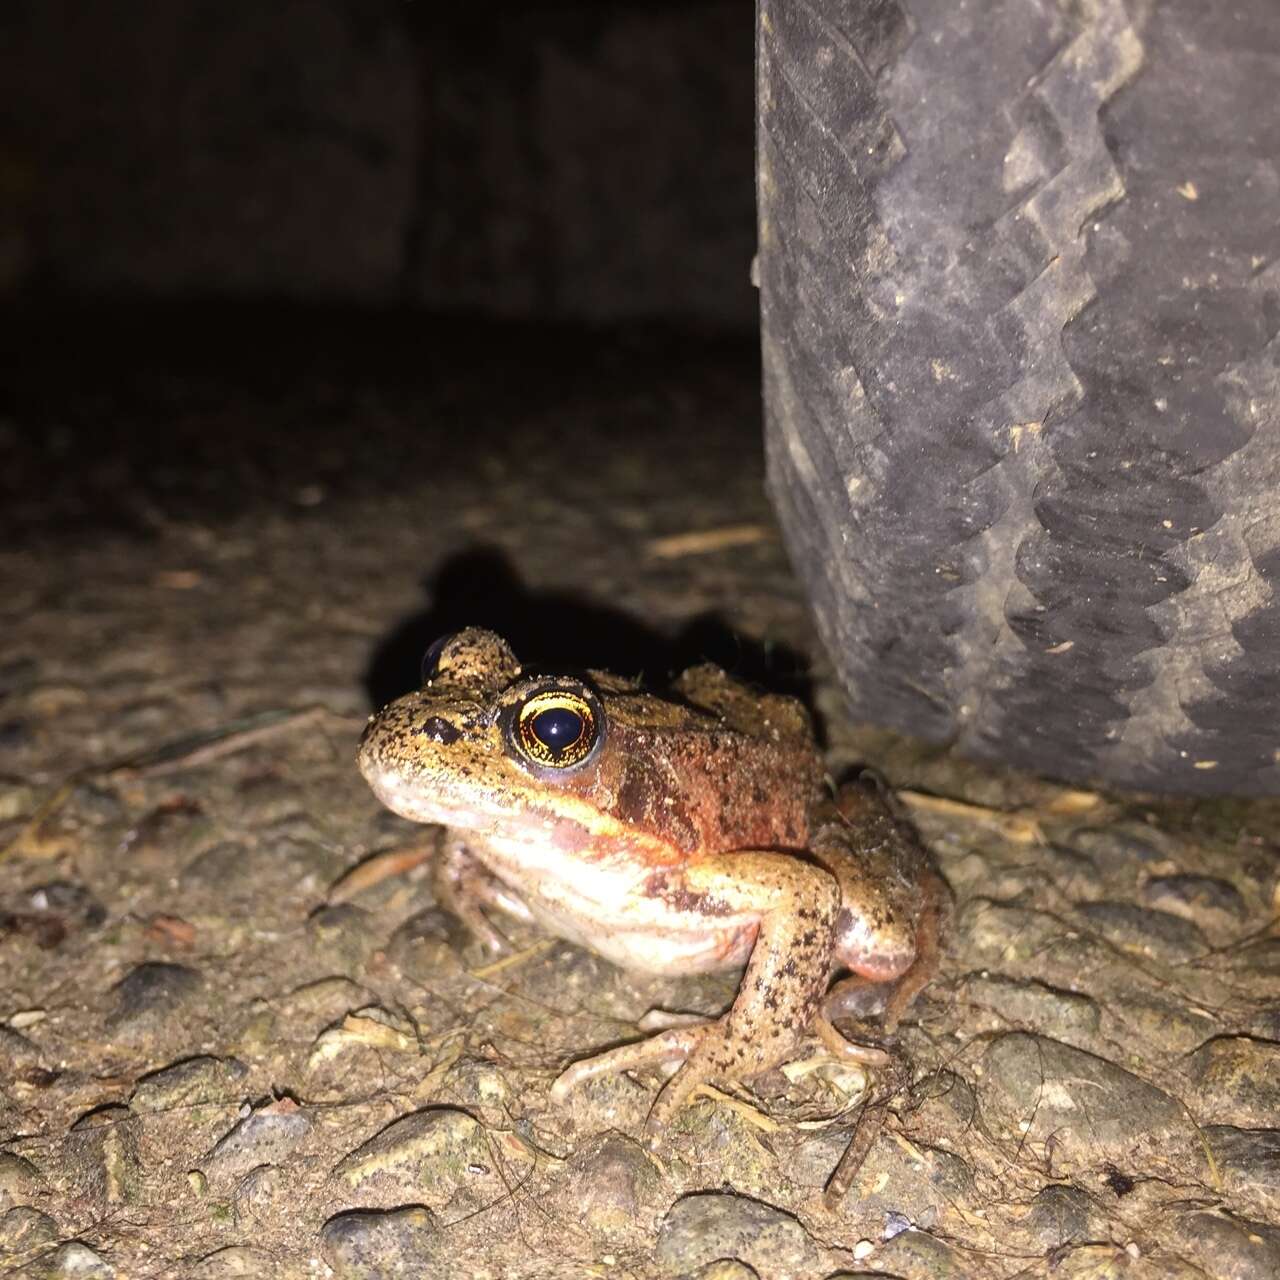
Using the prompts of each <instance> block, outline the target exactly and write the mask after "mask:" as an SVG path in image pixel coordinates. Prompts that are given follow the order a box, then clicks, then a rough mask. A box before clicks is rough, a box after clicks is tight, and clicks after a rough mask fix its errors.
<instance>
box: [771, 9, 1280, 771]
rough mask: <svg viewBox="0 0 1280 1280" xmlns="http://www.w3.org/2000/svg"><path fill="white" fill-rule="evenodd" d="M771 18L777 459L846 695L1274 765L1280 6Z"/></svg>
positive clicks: (914, 721) (902, 715)
mask: <svg viewBox="0 0 1280 1280" xmlns="http://www.w3.org/2000/svg"><path fill="white" fill-rule="evenodd" d="M758 34H759V39H758V45H757V54H758V95H759V97H758V107H759V130H758V183H759V189H758V197H759V241H760V247H759V259H758V268H757V269H758V282H759V285H760V293H761V312H762V327H763V353H764V387H765V406H766V439H767V450H768V465H769V486H770V492H771V496H772V499H773V501H774V504H775V506H776V509H777V512H778V515H779V518H780V520H781V523H782V525H783V529H784V534H785V536H786V539H787V543H788V548H789V551H790V553H791V556H792V558H793V560H794V563H795V565H796V567H797V570H798V571H799V573H800V575H801V577H802V578H803V580H804V583H805V585H806V588H807V590H808V592H809V596H810V599H811V601H812V603H813V606H814V610H815V613H816V616H817V621H818V625H819V628H820V631H821V633H822V637H823V639H824V641H825V643H826V645H827V647H828V649H829V651H830V653H831V655H832V657H833V659H834V661H835V663H836V665H837V667H838V669H839V672H840V675H841V677H842V679H843V681H844V683H845V685H846V686H847V689H848V691H849V694H850V697H851V699H852V702H853V709H854V711H855V713H856V714H857V715H858V716H859V717H860V718H862V719H865V720H868V721H872V722H877V723H881V724H886V725H891V726H895V727H897V728H900V729H904V730H906V731H908V732H911V733H913V734H916V735H920V736H922V737H924V738H926V739H929V740H930V741H933V742H939V743H953V744H955V746H956V747H957V748H958V749H959V750H961V751H962V752H964V753H966V754H969V755H972V756H977V757H980V758H987V759H993V760H998V761H1005V762H1009V763H1012V764H1014V765H1017V766H1021V767H1025V768H1030V769H1033V770H1037V771H1039V772H1043V773H1047V774H1050V775H1053V776H1057V777H1061V778H1067V779H1075V780H1081V781H1090V782H1106V783H1111V784H1120V785H1126V786H1133V787H1138V788H1141V789H1151V790H1176V791H1187V792H1199V793H1212V792H1236V793H1277V792H1280V764H1278V763H1277V761H1278V758H1280V590H1278V589H1277V588H1278V587H1280V360H1278V359H1277V356H1278V354H1280V342H1278V341H1277V337H1276V335H1277V331H1278V330H1280V265H1278V264H1280V221H1278V220H1277V210H1278V209H1280V4H1278V3H1277V2H1276V0H1236V2H1235V3H1233V4H1231V5H1230V6H1226V7H1223V6H1218V5H1208V4H1205V3H1204V0H1164V2H1163V3H1151V0H1145V2H1144V0H1130V3H1128V4H1126V3H1122V2H1121V0H1063V2H1062V3H1061V4H1055V3H1052V2H1051V0H1043V2H1041V0H969V2H968V3H964V4H961V3H957V0H907V3H904V4H900V3H896V2H895V0H761V4H760V8H759V24H758Z"/></svg>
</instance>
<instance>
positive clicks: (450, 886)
mask: <svg viewBox="0 0 1280 1280" xmlns="http://www.w3.org/2000/svg"><path fill="white" fill-rule="evenodd" d="M431 883H432V888H433V889H434V891H435V895H436V902H437V904H438V905H439V906H441V907H443V908H444V909H445V910H446V911H448V912H450V913H451V914H453V915H455V916H457V917H458V919H459V920H461V921H462V923H463V924H464V925H465V926H466V927H467V929H468V930H469V931H470V932H471V933H472V934H473V935H474V936H475V937H476V938H477V939H478V940H479V942H480V943H481V945H482V946H483V947H484V948H485V950H487V951H492V952H494V953H501V952H504V951H509V950H510V949H511V944H510V943H509V942H508V941H507V939H506V938H505V937H504V936H503V935H502V934H501V933H500V932H499V931H498V930H497V929H496V928H495V927H494V926H493V925H492V924H491V923H490V922H489V919H488V917H487V916H486V915H485V914H484V912H483V911H482V910H481V907H490V908H493V909H495V910H498V911H505V912H506V913H507V915H510V916H514V917H515V918H516V919H517V920H523V921H526V922H528V921H530V920H532V918H533V917H532V915H531V914H530V912H529V908H528V907H527V906H526V905H525V902H524V900H523V899H522V898H521V897H519V896H518V895H517V894H516V893H514V892H512V890H511V889H509V888H508V887H507V886H506V885H505V884H503V883H502V881H501V880H499V879H498V878H497V877H496V876H494V875H492V874H491V873H490V871H489V870H488V868H486V867H485V865H484V864H483V863H482V862H480V860H479V859H478V858H476V857H475V855H474V854H472V853H471V851H470V850H469V849H468V848H467V845H466V842H465V841H464V840H462V839H460V838H459V837H458V836H456V835H454V834H453V833H452V832H450V833H449V834H448V835H447V836H446V837H445V841H444V847H443V848H442V849H441V850H440V856H439V857H438V858H437V859H436V860H435V862H434V863H433V864H432V876H431Z"/></svg>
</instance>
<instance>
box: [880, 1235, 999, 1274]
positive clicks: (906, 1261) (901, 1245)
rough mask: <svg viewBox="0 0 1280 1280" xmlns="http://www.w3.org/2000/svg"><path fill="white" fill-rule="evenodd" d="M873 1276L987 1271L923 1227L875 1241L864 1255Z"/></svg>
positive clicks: (979, 1272) (985, 1272)
mask: <svg viewBox="0 0 1280 1280" xmlns="http://www.w3.org/2000/svg"><path fill="white" fill-rule="evenodd" d="M867 1263H868V1265H874V1267H875V1270H874V1271H873V1272H871V1273H870V1274H871V1275H873V1276H884V1277H885V1278H886V1280H888V1277H890V1276H921V1277H924V1276H928V1277H929V1280H989V1276H990V1273H989V1272H988V1271H987V1270H986V1269H985V1268H984V1266H983V1264H982V1262H981V1261H980V1260H979V1259H975V1258H973V1257H971V1256H970V1255H969V1253H968V1252H967V1251H966V1250H963V1249H953V1248H952V1247H951V1246H950V1245H949V1244H947V1243H946V1242H945V1241H943V1240H939V1239H938V1238H937V1236H932V1235H930V1234H929V1233H928V1232H927V1231H916V1230H914V1229H913V1230H909V1231H902V1232H899V1233H898V1234H897V1235H895V1236H894V1237H893V1238H892V1239H890V1240H886V1241H885V1242H884V1243H883V1244H880V1245H877V1246H876V1249H875V1252H874V1253H872V1254H871V1255H870V1256H869V1257H868V1258H867Z"/></svg>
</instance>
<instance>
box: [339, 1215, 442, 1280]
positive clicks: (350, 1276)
mask: <svg viewBox="0 0 1280 1280" xmlns="http://www.w3.org/2000/svg"><path fill="white" fill-rule="evenodd" d="M437 1230H438V1229H437V1226H436V1219H435V1215H434V1214H432V1212H431V1210H430V1209H426V1208H423V1207H422V1206H420V1205H417V1206H413V1207H410V1208H403V1209H394V1210H391V1211H390V1212H386V1213H379V1212H376V1211H375V1212H369V1211H364V1210H356V1211H354V1212H351V1213H340V1214H338V1215H337V1216H336V1217H333V1218H330V1219H329V1221H328V1222H326V1223H325V1224H324V1226H323V1227H322V1228H321V1231H320V1252H321V1254H322V1256H323V1257H324V1260H325V1262H327V1263H328V1264H329V1266H330V1267H331V1268H332V1269H333V1273H334V1275H335V1276H336V1277H337V1278H338V1280H394V1278H396V1277H400V1276H404V1275H409V1274H411V1273H412V1270H413V1268H414V1265H415V1263H419V1264H420V1261H421V1260H422V1259H424V1257H425V1255H427V1254H428V1253H429V1251H430V1248H431V1245H432V1243H433V1237H434V1236H435V1235H436V1234H437Z"/></svg>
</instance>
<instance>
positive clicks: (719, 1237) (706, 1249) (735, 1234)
mask: <svg viewBox="0 0 1280 1280" xmlns="http://www.w3.org/2000/svg"><path fill="white" fill-rule="evenodd" d="M821 1256H822V1255H821V1251H820V1250H819V1248H818V1246H817V1244H816V1243H815V1242H814V1241H813V1239H812V1238H811V1237H810V1235H809V1233H808V1232H807V1231H806V1230H805V1229H804V1227H803V1226H801V1225H800V1223H799V1222H798V1221H797V1220H796V1219H795V1218H794V1217H792V1216H791V1214H789V1213H786V1212H784V1211H783V1210H781V1209H775V1208H774V1207H773V1206H772V1205H768V1204H762V1203H761V1202H760V1201H759V1200H751V1199H748V1198H747V1197H746V1196H738V1195H732V1194H729V1193H722V1192H714V1191H706V1192H702V1191H700V1192H695V1193H694V1194H692V1195H687V1196H685V1197H683V1198H682V1199H680V1200H677V1201H676V1203H675V1204H674V1205H672V1207H671V1208H670V1209H669V1210H668V1211H667V1216H666V1218H665V1219H664V1220H663V1223H662V1227H661V1229H660V1230H659V1233H658V1243H657V1249H656V1253H655V1257H656V1261H657V1263H658V1265H659V1267H660V1268H661V1269H662V1272H663V1273H664V1274H667V1275H681V1274H683V1273H685V1272H688V1271H693V1270H695V1269H697V1268H699V1267H704V1266H707V1265H708V1264H709V1263H713V1262H718V1261H720V1260H722V1259H733V1260H735V1261H738V1262H745V1263H747V1264H748V1265H749V1266H752V1267H754V1268H755V1269H756V1270H757V1271H760V1272H762V1274H765V1275H768V1276H770V1277H773V1278H776V1280H788V1278H789V1277H801V1276H806V1277H807V1276H812V1275H814V1274H816V1273H817V1269H818V1265H819V1261H820V1258H821Z"/></svg>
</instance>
